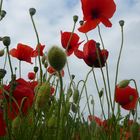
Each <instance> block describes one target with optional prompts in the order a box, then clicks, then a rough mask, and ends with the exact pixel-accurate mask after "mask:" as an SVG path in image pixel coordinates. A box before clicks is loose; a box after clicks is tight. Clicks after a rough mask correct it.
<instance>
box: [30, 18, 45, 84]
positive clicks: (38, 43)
mask: <svg viewBox="0 0 140 140" xmlns="http://www.w3.org/2000/svg"><path fill="white" fill-rule="evenodd" d="M31 21H32V24H33V27H34V31H35V34H36V38H37V46H38V45H40V41H39V35H38V32H37V29H36V26H35V22H34V19H33V16H31ZM38 61H39V68H40V82H41V83H42V74H43V71H42V67H41V59H40V47H38Z"/></svg>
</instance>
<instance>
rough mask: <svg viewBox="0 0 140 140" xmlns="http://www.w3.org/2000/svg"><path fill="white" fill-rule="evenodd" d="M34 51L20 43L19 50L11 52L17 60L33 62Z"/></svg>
mask: <svg viewBox="0 0 140 140" xmlns="http://www.w3.org/2000/svg"><path fill="white" fill-rule="evenodd" d="M32 52H33V49H32V48H31V47H30V46H27V45H24V44H21V43H19V44H18V45H17V49H15V48H13V49H11V50H10V55H11V56H13V57H15V58H17V59H18V60H20V61H26V62H28V63H32V62H31V55H32Z"/></svg>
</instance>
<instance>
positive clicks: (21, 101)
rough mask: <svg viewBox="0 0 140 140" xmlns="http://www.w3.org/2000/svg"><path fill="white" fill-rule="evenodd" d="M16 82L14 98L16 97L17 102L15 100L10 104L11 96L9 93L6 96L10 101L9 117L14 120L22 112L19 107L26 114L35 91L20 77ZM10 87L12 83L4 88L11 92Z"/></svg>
mask: <svg viewBox="0 0 140 140" xmlns="http://www.w3.org/2000/svg"><path fill="white" fill-rule="evenodd" d="M14 84H15V85H14V86H15V88H14V89H13V92H12V98H14V99H15V101H16V102H17V104H16V103H15V101H14V100H12V102H11V104H10V100H9V96H8V95H7V97H6V98H7V102H8V117H9V118H10V119H12V120H13V119H14V118H15V117H16V116H17V115H18V114H19V113H20V110H19V108H21V113H22V114H23V115H26V114H27V112H28V110H29V108H30V107H31V106H32V103H33V99H34V91H33V89H32V87H31V86H30V84H29V83H28V82H26V81H25V80H24V79H22V78H19V79H17V80H16V81H15V83H14ZM10 87H11V84H9V85H8V86H5V87H4V89H5V90H6V91H7V92H8V93H9V91H10Z"/></svg>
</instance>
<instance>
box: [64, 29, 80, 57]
mask: <svg viewBox="0 0 140 140" xmlns="http://www.w3.org/2000/svg"><path fill="white" fill-rule="evenodd" d="M71 34H72V38H71V40H70V42H69V39H70V36H71ZM78 42H79V36H78V35H77V34H76V33H71V32H62V31H61V44H62V47H63V48H65V49H66V53H67V55H68V56H70V55H71V54H72V53H73V52H74V50H75V49H77V48H78V47H79V45H80V44H81V43H82V42H80V43H78ZM68 43H69V45H68ZM67 45H68V46H67Z"/></svg>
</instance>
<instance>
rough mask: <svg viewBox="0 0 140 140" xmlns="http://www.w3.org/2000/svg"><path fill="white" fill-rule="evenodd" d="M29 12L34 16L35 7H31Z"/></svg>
mask: <svg viewBox="0 0 140 140" xmlns="http://www.w3.org/2000/svg"><path fill="white" fill-rule="evenodd" d="M29 13H30V15H31V16H33V15H34V14H35V13H36V9H35V8H30V9H29Z"/></svg>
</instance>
